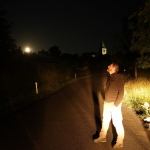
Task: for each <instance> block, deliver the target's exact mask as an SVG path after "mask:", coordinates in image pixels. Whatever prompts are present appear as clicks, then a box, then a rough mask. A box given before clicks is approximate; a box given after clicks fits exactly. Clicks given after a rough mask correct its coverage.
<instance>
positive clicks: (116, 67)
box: [107, 62, 119, 74]
mask: <svg viewBox="0 0 150 150" xmlns="http://www.w3.org/2000/svg"><path fill="white" fill-rule="evenodd" d="M107 71H108V72H109V73H110V74H113V73H116V72H118V71H119V65H118V63H116V62H112V63H111V64H110V65H109V66H108V69H107Z"/></svg>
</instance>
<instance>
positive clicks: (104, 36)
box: [1, 0, 143, 54]
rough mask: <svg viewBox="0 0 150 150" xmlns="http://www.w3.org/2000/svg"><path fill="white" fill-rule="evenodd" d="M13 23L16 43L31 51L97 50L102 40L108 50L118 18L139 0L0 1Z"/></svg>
mask: <svg viewBox="0 0 150 150" xmlns="http://www.w3.org/2000/svg"><path fill="white" fill-rule="evenodd" d="M1 2H2V3H1V4H2V6H3V8H5V9H6V10H7V11H8V15H7V20H8V21H9V22H13V27H12V34H11V35H12V37H13V38H15V39H16V40H17V43H16V44H17V46H21V48H22V50H24V49H25V47H27V46H28V47H30V48H31V50H32V51H33V52H35V51H41V50H42V49H44V50H45V51H47V50H48V49H49V48H50V47H52V46H54V45H56V46H59V49H60V50H61V52H62V53H70V54H74V53H78V54H82V53H84V52H93V51H94V52H98V51H99V48H100V46H101V42H102V41H104V43H105V46H106V47H107V50H108V53H112V52H113V51H114V50H115V48H114V46H113V45H114V44H113V43H114V35H115V34H116V32H118V31H119V30H120V28H121V21H122V18H123V17H124V16H125V15H127V14H128V13H130V12H132V11H135V10H136V9H137V8H139V7H140V6H141V5H142V3H143V0H99V1H98V2H94V1H88V2H87V1H82V0H81V1H80V2H77V1H71V0H70V1H65V0H62V1H60V0H55V1H51V0H1Z"/></svg>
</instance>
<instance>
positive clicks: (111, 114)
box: [94, 62, 124, 148]
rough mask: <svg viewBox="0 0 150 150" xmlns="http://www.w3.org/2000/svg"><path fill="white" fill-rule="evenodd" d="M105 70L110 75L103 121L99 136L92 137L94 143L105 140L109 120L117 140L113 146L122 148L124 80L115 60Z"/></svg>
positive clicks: (107, 83)
mask: <svg viewBox="0 0 150 150" xmlns="http://www.w3.org/2000/svg"><path fill="white" fill-rule="evenodd" d="M107 71H108V72H109V74H110V76H109V78H108V79H107V82H106V89H105V101H104V106H103V121H102V129H101V131H100V134H99V137H98V138H97V139H94V142H95V143H99V142H106V135H107V130H108V128H109V123H110V120H111V119H112V122H113V125H114V127H115V128H116V132H117V135H118V136H117V141H116V144H115V145H114V146H113V148H122V147H123V139H124V127H123V124H122V112H121V106H122V98H123V96H124V80H123V78H122V76H121V75H119V74H118V73H117V72H118V71H119V65H118V64H117V63H115V62H113V63H111V64H110V65H109V66H108V69H107Z"/></svg>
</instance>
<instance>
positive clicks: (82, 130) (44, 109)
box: [0, 76, 150, 150]
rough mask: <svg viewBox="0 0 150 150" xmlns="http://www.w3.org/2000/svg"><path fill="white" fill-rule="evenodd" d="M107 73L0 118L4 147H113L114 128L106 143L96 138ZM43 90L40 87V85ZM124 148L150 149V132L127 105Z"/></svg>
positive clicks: (63, 149)
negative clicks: (94, 140)
mask: <svg viewBox="0 0 150 150" xmlns="http://www.w3.org/2000/svg"><path fill="white" fill-rule="evenodd" d="M105 80H106V78H105V76H95V77H89V78H85V79H82V80H79V81H77V82H75V83H72V84H70V85H68V86H66V87H64V88H63V89H61V90H59V91H57V92H56V93H53V94H52V95H50V96H49V97H47V98H45V99H43V100H40V101H38V102H36V103H34V104H32V105H30V106H28V107H25V108H23V109H21V110H19V111H17V112H15V113H13V114H11V115H9V116H7V117H5V118H2V119H1V120H0V150H111V149H113V148H112V144H113V143H114V140H113V139H114V138H113V137H114V136H115V132H114V130H113V129H114V128H113V127H112V125H111V124H110V128H109V131H108V135H107V142H106V143H99V144H95V143H94V142H93V138H94V137H96V136H97V134H96V133H97V131H99V130H100V126H101V114H102V106H103V86H104V83H105ZM39 92H40V89H39ZM123 116H124V121H123V124H124V128H125V140H124V148H122V149H123V150H149V149H150V144H149V139H148V136H147V134H146V132H145V130H144V129H143V126H142V124H141V122H140V121H139V120H138V119H137V117H136V116H135V115H134V114H133V113H132V112H131V111H129V110H128V109H127V108H125V107H123Z"/></svg>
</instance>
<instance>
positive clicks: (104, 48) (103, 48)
mask: <svg viewBox="0 0 150 150" xmlns="http://www.w3.org/2000/svg"><path fill="white" fill-rule="evenodd" d="M101 50H102V54H103V55H105V54H107V48H106V47H105V44H104V42H103V41H102V45H101Z"/></svg>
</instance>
